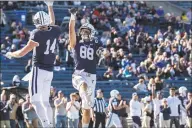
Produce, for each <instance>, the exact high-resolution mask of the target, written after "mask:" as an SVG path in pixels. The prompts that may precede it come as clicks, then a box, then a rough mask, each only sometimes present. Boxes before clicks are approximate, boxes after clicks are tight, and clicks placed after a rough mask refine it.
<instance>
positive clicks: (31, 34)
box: [29, 30, 37, 42]
mask: <svg viewBox="0 0 192 128" xmlns="http://www.w3.org/2000/svg"><path fill="white" fill-rule="evenodd" d="M29 40H33V41H36V42H37V31H36V30H33V31H31V33H30V37H29Z"/></svg>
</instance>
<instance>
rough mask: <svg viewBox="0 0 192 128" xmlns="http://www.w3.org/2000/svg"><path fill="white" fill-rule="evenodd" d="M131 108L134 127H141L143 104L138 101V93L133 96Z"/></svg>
mask: <svg viewBox="0 0 192 128" xmlns="http://www.w3.org/2000/svg"><path fill="white" fill-rule="evenodd" d="M129 106H130V116H131V118H132V120H133V127H135V128H139V127H141V119H140V117H141V109H142V108H141V103H140V102H139V101H138V96H137V93H133V94H132V99H131V101H130V103H129Z"/></svg>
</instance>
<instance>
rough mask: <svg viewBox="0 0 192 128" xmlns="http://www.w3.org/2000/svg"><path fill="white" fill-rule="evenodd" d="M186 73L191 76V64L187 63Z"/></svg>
mask: <svg viewBox="0 0 192 128" xmlns="http://www.w3.org/2000/svg"><path fill="white" fill-rule="evenodd" d="M187 73H188V75H189V76H192V62H189V66H188V67H187Z"/></svg>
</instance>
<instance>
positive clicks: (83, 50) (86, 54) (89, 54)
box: [80, 46, 94, 60]
mask: <svg viewBox="0 0 192 128" xmlns="http://www.w3.org/2000/svg"><path fill="white" fill-rule="evenodd" d="M93 54H94V50H93V48H87V47H85V46H81V47H80V57H81V58H82V59H86V58H87V59H88V60H93Z"/></svg>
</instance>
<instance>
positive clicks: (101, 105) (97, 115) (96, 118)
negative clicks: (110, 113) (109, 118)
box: [89, 89, 106, 128]
mask: <svg viewBox="0 0 192 128" xmlns="http://www.w3.org/2000/svg"><path fill="white" fill-rule="evenodd" d="M105 108H106V102H105V100H104V98H103V91H102V90H101V89H99V90H97V97H96V98H95V99H94V106H93V107H92V109H91V115H92V118H91V121H90V123H89V128H93V124H94V122H95V127H94V128H99V125H100V124H101V126H102V128H105V118H106V109H105Z"/></svg>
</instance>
